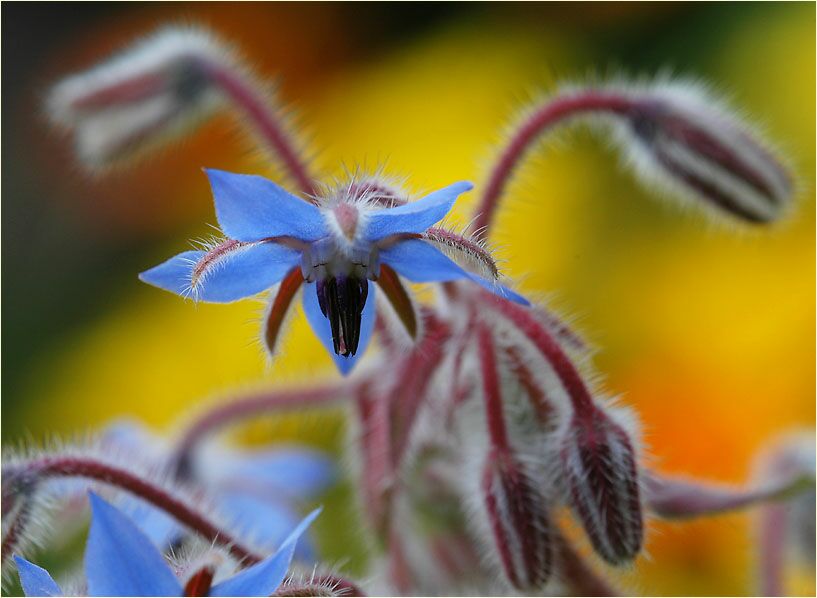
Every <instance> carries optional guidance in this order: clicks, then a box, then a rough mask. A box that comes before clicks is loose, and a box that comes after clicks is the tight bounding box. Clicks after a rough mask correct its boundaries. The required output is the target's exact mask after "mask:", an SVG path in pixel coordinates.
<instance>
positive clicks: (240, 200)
mask: <svg viewBox="0 0 817 598" xmlns="http://www.w3.org/2000/svg"><path fill="white" fill-rule="evenodd" d="M206 172H207V175H208V177H209V178H210V185H211V187H212V190H213V197H214V199H215V207H216V217H217V218H218V222H219V224H220V226H221V229H222V231H223V232H224V234H225V235H226V236H227V237H228V240H227V241H225V242H224V243H221V244H219V245H218V246H216V247H214V248H212V249H211V250H209V251H204V250H199V251H186V252H184V253H181V254H179V255H177V256H175V257H173V258H171V259H170V260H168V261H166V262H165V263H163V264H161V265H159V266H156V267H155V268H153V269H151V270H148V271H147V272H143V273H142V274H141V276H140V278H141V279H142V280H143V281H144V282H147V283H149V284H152V285H155V286H157V287H160V288H162V289H166V290H168V291H171V292H174V293H177V294H179V295H182V296H187V295H190V296H192V297H194V298H195V299H198V300H201V301H209V302H215V303H227V302H231V301H235V300H238V299H243V298H245V297H249V296H252V295H255V294H257V293H260V292H262V291H264V290H266V289H268V288H270V287H272V286H273V285H275V284H277V283H279V282H280V283H281V284H280V287H279V290H278V292H277V294H275V295H274V297H273V299H272V303H271V307H270V311H269V314H268V316H267V318H266V330H265V335H264V337H265V340H266V344H267V347H268V349H269V350H270V351H272V350H273V349H274V346H275V342H276V339H277V336H278V329H279V327H280V325H281V322H282V321H283V320H284V315H285V313H286V311H287V309H288V307H289V305H290V303H291V301H292V298H293V297H294V295H295V293H296V292H297V290H298V288H299V287H300V285H301V284H302V283H306V288H305V289H304V291H303V299H302V301H303V308H304V311H305V312H306V317H307V319H308V320H309V323H310V325H311V326H312V329H313V330H314V332H315V334H316V335H317V336H318V338H320V339H321V341H322V342H323V343H324V345H325V346H326V347H327V349H328V350H329V352H330V353H331V354H332V355H333V356H334V359H335V363H336V364H337V366H338V368H339V369H340V371H341V372H342V373H343V374H347V373H348V372H349V371H351V369H352V367H353V366H354V364H355V361H356V358H357V357H359V356H360V355H361V354H362V353H363V352H364V351H365V349H366V346H367V345H368V343H369V339H370V338H371V335H372V331H373V329H374V322H375V297H374V295H375V292H374V290H375V287H374V286H372V285H370V284H369V283H370V282H377V283H378V286H379V287H380V288H381V290H383V292H384V295H385V296H386V297H387V298H388V299H389V301H390V303H391V305H392V306H393V307H394V309H395V311H396V313H397V314H398V316H399V317H400V320H401V322H402V323H403V325H404V326H405V328H406V330H407V332H409V334H410V335H411V336H412V337H414V336H416V333H417V323H416V316H415V315H414V312H413V307H412V304H411V299H410V297H409V295H408V293H407V292H406V290H405V289H404V288H403V286H402V284H401V282H400V280H399V278H398V276H397V274H399V275H400V276H402V277H404V278H406V279H408V280H410V281H412V282H444V281H452V280H459V279H469V280H472V281H474V282H476V283H478V284H480V285H482V286H484V287H486V288H488V289H490V290H491V291H493V292H495V293H497V294H498V295H500V296H503V297H506V298H508V299H511V300H514V301H517V302H519V303H524V304H526V303H527V301H526V300H525V299H524V298H522V297H520V296H519V295H517V294H516V293H514V292H513V291H511V290H509V289H507V288H506V287H504V286H502V285H500V284H498V283H497V282H496V280H495V277H496V270H495V268H490V269H489V270H490V273H489V274H488V275H489V276H490V277H491V278H494V280H490V279H489V278H486V277H484V276H481V275H478V274H474V273H472V272H469V271H467V270H465V269H463V268H462V267H460V266H459V265H458V264H457V263H455V262H454V261H453V260H451V259H450V258H449V257H448V256H447V255H446V254H445V253H443V252H442V251H441V250H440V249H438V248H437V247H436V246H435V244H434V240H433V239H432V238H431V237H430V236H429V235H428V234H427V233H428V230H429V228H430V227H432V226H433V225H434V224H436V223H437V222H439V221H440V220H442V219H443V217H444V216H445V215H446V214H447V213H448V212H449V211H450V210H451V208H452V207H453V205H454V201H455V200H456V198H457V196H459V195H460V194H461V193H464V192H466V191H469V190H470V189H471V188H472V185H471V184H470V183H466V182H459V183H454V184H453V185H449V186H448V187H445V188H443V189H440V190H439V191H436V192H434V193H431V194H430V195H427V196H426V197H424V198H422V199H420V200H418V201H415V202H411V203H403V204H402V205H396V206H395V204H396V203H401V202H399V201H397V200H396V198H390V197H385V198H384V197H383V196H382V194H381V193H379V192H377V190H368V191H367V190H365V189H361V188H360V187H359V186H356V185H353V184H352V185H348V186H344V187H342V188H340V189H339V190H336V191H335V192H332V193H328V194H326V196H325V197H319V198H315V203H309V202H307V201H304V200H302V199H300V198H298V197H296V196H294V195H292V194H290V193H288V192H287V191H285V190H284V189H282V188H281V187H279V186H278V185H276V184H274V183H273V182H271V181H269V180H267V179H265V178H263V177H260V176H254V175H240V174H232V173H229V172H224V171H220V170H212V169H209V170H207V171H206ZM435 230H437V229H435ZM443 232H444V231H443ZM454 237H456V236H455V235H453V233H452V238H454ZM436 242H437V243H439V244H450V243H451V241H450V240H449V239H448V238H447V237H446V238H441V239H437V240H436ZM475 249H477V250H481V248H480V247H478V246H475ZM465 251H466V252H467V249H465ZM490 263H491V265H493V261H491V262H490Z"/></svg>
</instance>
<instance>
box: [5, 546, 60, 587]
mask: <svg viewBox="0 0 817 598" xmlns="http://www.w3.org/2000/svg"><path fill="white" fill-rule="evenodd" d="M14 562H15V563H17V573H18V574H19V576H20V585H21V586H23V592H25V594H26V596H62V590H61V589H60V586H58V585H57V582H55V581H54V580H53V579H52V577H51V575H50V574H49V573H48V571H46V570H45V569H43V568H42V567H38V566H37V565H35V564H34V563H30V562H28V561H27V560H25V559H24V558H23V557H21V556H17V555H14Z"/></svg>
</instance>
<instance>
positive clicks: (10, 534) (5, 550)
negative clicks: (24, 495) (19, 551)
mask: <svg viewBox="0 0 817 598" xmlns="http://www.w3.org/2000/svg"><path fill="white" fill-rule="evenodd" d="M29 515H30V512H29V509H28V508H26V506H25V505H22V506H21V507H20V509H19V510H18V512H17V516H16V517H14V520H13V521H12V522H11V524H10V525H9V527H8V529H7V530H6V533H5V534H4V535H3V545H2V547H1V548H0V555H2V564H3V565H5V564H6V559H7V558H9V557H10V556H11V555H12V554H13V553H14V549H15V548H16V547H17V545H18V544H19V542H20V539H21V538H22V534H23V531H24V530H25V527H26V525H28V518H29Z"/></svg>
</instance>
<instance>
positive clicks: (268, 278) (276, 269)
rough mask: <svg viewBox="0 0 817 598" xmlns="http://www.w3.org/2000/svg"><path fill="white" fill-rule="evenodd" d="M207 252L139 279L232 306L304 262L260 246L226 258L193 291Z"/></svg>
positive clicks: (172, 260) (171, 262) (178, 259)
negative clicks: (198, 264)
mask: <svg viewBox="0 0 817 598" xmlns="http://www.w3.org/2000/svg"><path fill="white" fill-rule="evenodd" d="M204 255H205V252H204V251H185V252H184V253H180V254H179V255H177V256H175V257H172V258H170V259H169V260H167V261H166V262H165V263H163V264H160V265H158V266H156V267H155V268H152V269H150V270H148V271H147V272H142V273H141V274H140V275H139V279H140V280H142V281H143V282H146V283H148V284H152V285H153V286H156V287H159V288H160V289H164V290H166V291H170V292H171V293H176V294H177V295H181V296H183V297H187V296H190V297H192V298H194V299H197V300H199V301H208V302H212V303H229V302H230V301H236V300H238V299H243V298H245V297H251V296H252V295H256V294H258V293H260V292H262V291H265V290H266V289H268V288H270V287H271V286H273V285H274V284H276V283H278V282H280V281H281V279H282V278H284V276H286V274H287V272H289V271H290V270H292V268H294V267H295V266H297V265H298V263H299V262H300V259H301V257H300V254H299V253H298V252H297V251H294V250H292V249H290V248H288V247H284V246H282V245H278V244H276V243H259V244H257V245H251V246H249V247H246V248H243V249H239V250H237V251H235V252H234V253H232V254H230V255H229V256H226V257H224V258H222V260H223V262H222V263H219V264H217V265H216V266H214V267H213V270H212V272H209V273H208V274H206V275H205V277H204V279H203V280H202V281H201V282H199V284H198V285H196V288H195V290H191V288H190V276H191V273H192V272H193V267H194V265H195V264H196V262H198V261H199V260H200V259H201V258H202V257H204Z"/></svg>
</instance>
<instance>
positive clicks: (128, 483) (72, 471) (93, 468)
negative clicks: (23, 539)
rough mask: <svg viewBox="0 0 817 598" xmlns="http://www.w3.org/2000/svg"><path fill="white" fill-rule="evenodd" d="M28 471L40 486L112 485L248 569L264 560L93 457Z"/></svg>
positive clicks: (160, 491) (31, 466)
mask: <svg viewBox="0 0 817 598" xmlns="http://www.w3.org/2000/svg"><path fill="white" fill-rule="evenodd" d="M24 469H25V470H26V473H27V475H30V476H31V479H36V480H37V481H39V482H41V481H43V480H46V479H49V478H61V477H82V478H88V479H92V480H97V481H99V482H104V483H106V484H110V485H112V486H115V487H117V488H120V489H122V490H125V491H127V492H130V493H131V494H133V495H135V496H138V497H139V498H141V499H143V500H145V501H147V502H149V503H151V504H152V505H153V506H155V507H158V508H159V509H162V510H163V511H164V512H166V513H167V514H169V515H171V516H172V517H173V518H174V519H176V520H177V521H178V522H179V523H182V524H183V525H185V526H187V527H188V528H190V529H191V530H193V531H195V532H196V533H198V534H199V535H201V536H202V537H203V538H204V539H206V540H207V541H208V542H212V543H214V544H218V545H221V546H223V547H225V548H226V549H227V550H229V551H230V553H232V554H233V556H235V557H236V558H237V559H238V560H240V561H242V562H243V563H244V564H245V565H251V564H254V563H257V562H259V561H260V560H261V558H260V557H259V556H257V555H256V554H254V553H252V552H251V551H250V550H248V549H247V548H245V547H244V546H242V545H241V544H238V543H237V541H236V539H235V538H233V537H232V536H231V535H230V534H229V533H227V532H225V531H224V530H222V529H220V528H219V527H218V526H216V525H215V524H214V523H213V522H211V521H210V520H209V519H207V518H206V517H205V516H204V515H202V514H201V513H199V512H197V511H196V510H194V509H193V508H192V507H190V506H189V505H187V504H185V503H184V502H183V501H181V500H179V499H177V498H176V497H174V496H173V495H171V494H170V493H169V492H168V491H167V490H165V489H164V488H161V487H159V486H156V485H155V484H153V483H152V482H150V481H148V480H146V479H143V478H141V477H139V476H138V475H136V474H134V473H132V472H130V471H127V470H124V469H122V468H120V467H117V466H115V465H110V464H108V463H104V462H101V461H99V460H97V459H94V458H93V457H89V456H70V457H69V456H66V457H64V456H50V457H40V458H37V459H32V460H31V461H29V462H28V463H26V464H25V465H24ZM18 521H19V519H18ZM20 531H21V530H17V535H19V532H20ZM9 533H11V532H9ZM7 535H8V534H7ZM10 544H11V542H10ZM8 556H9V553H7V552H6V539H4V541H3V557H2V558H3V561H5V559H6V558H7V557H8Z"/></svg>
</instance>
